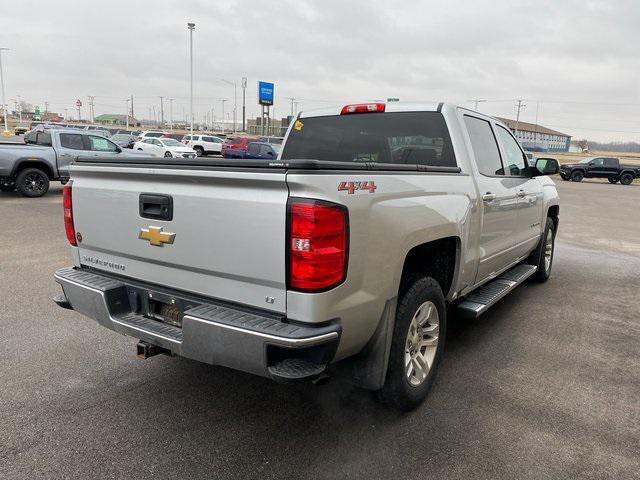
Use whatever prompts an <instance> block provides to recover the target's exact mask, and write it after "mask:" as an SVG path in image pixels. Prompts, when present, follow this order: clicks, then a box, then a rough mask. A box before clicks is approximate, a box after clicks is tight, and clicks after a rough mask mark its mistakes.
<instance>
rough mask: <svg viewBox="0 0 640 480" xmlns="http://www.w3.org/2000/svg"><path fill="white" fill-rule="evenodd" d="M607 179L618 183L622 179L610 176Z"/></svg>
mask: <svg viewBox="0 0 640 480" xmlns="http://www.w3.org/2000/svg"><path fill="white" fill-rule="evenodd" d="M607 180H609V183H618V180H620V179H619V178H618V177H609V178H607Z"/></svg>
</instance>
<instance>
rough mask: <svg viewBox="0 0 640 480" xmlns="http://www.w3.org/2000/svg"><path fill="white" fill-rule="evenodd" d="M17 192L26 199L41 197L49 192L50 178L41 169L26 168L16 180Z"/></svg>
mask: <svg viewBox="0 0 640 480" xmlns="http://www.w3.org/2000/svg"><path fill="white" fill-rule="evenodd" d="M16 190H17V191H18V192H19V193H20V194H21V195H24V196H25V197H30V198H36V197H41V196H43V195H44V194H45V193H47V192H48V191H49V177H47V174H46V173H44V172H43V171H42V170H40V169H39V168H25V169H24V170H22V171H21V172H20V173H19V174H18V177H17V178H16Z"/></svg>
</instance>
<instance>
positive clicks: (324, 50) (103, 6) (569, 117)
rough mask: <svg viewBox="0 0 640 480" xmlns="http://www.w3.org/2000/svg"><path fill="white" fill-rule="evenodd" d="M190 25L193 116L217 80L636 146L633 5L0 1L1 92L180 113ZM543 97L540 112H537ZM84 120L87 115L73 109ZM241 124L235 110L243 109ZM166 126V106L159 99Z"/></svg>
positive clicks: (639, 59) (225, 90)
mask: <svg viewBox="0 0 640 480" xmlns="http://www.w3.org/2000/svg"><path fill="white" fill-rule="evenodd" d="M188 21H192V22H195V23H196V31H195V35H194V45H195V46H194V56H195V65H196V66H195V93H194V95H195V97H196V100H195V104H196V107H195V110H196V112H197V113H202V112H204V111H206V110H207V109H211V108H214V109H215V113H216V116H219V115H220V111H221V104H220V101H219V99H221V98H229V99H231V100H230V101H229V102H227V103H226V105H225V110H226V111H227V112H228V111H230V110H231V107H232V104H233V87H231V86H229V85H227V84H225V83H223V82H221V81H220V80H219V79H221V78H224V79H228V80H236V81H238V83H239V82H240V78H241V77H242V76H246V77H248V79H249V85H248V88H247V106H248V112H249V114H250V115H256V114H257V112H258V106H257V105H256V81H257V80H258V79H262V80H268V81H274V82H275V84H276V105H275V108H276V112H275V113H276V116H281V115H285V114H287V113H288V112H289V109H290V102H289V100H288V99H287V98H286V97H296V98H297V99H299V101H300V106H301V108H302V109H304V110H308V109H312V108H317V107H323V106H327V105H330V104H341V103H345V102H352V101H360V100H370V99H385V98H387V97H399V98H400V99H401V100H446V101H454V102H458V103H463V102H467V105H472V104H471V103H470V102H468V101H469V100H470V99H486V100H489V101H488V102H486V103H481V104H480V110H481V111H483V112H486V113H489V114H494V115H501V116H508V117H513V118H515V109H514V105H515V102H514V100H515V99H516V98H523V99H526V102H525V103H526V108H525V109H524V110H523V112H522V115H521V119H522V120H524V121H531V122H533V121H534V120H535V116H536V110H538V117H539V123H541V124H543V125H546V126H549V127H551V128H555V129H557V130H561V131H563V132H567V133H569V134H572V135H574V136H576V137H585V136H586V137H589V138H591V139H595V140H640V90H639V82H640V74H639V72H640V55H639V54H638V45H640V28H639V24H640V2H639V1H637V0H608V1H599V0H555V1H548V0H535V1H529V0H510V1H508V0H501V1H499V0H493V1H490V0H446V1H407V0H405V1H390V0H388V1H384V2H382V1H372V0H369V1H348V0H342V1H334V0H322V1H315V0H314V1H312V0H296V1H292V0H288V1H277V0H274V1H271V2H266V1H264V0H245V1H222V0H210V1H205V0H201V1H198V0H188V1H187V0H181V1H159V0H155V1H151V0H149V1H142V0H140V1H135V0H129V1H120V0H107V1H89V0H57V1H55V2H44V1H34V0H22V1H20V2H4V5H3V7H2V12H1V14H0V47H8V48H10V49H11V51H9V52H5V54H4V57H3V58H4V63H5V83H6V88H7V97H8V100H7V101H8V102H9V101H10V100H9V99H13V98H17V96H18V95H20V97H21V98H22V99H24V100H26V101H28V102H30V103H33V104H37V105H41V106H42V105H43V104H44V101H48V102H50V107H49V108H50V109H51V110H54V111H58V112H59V113H64V109H65V108H69V109H70V111H71V109H72V108H73V104H74V102H75V99H76V98H80V99H81V100H82V101H83V102H84V103H85V104H86V100H87V95H95V96H96V100H95V103H96V107H95V109H96V113H123V112H124V110H125V102H124V99H125V98H126V97H128V96H129V95H131V94H133V95H134V101H135V109H136V111H135V113H136V116H137V117H144V118H147V117H148V116H149V108H151V107H152V106H153V105H156V108H157V109H158V110H159V98H158V96H160V95H163V96H164V97H165V98H170V97H172V98H175V101H174V118H176V119H179V118H183V109H184V108H186V109H187V110H188V95H189V83H188V71H189V70H188V68H189V63H188V62H189V60H188V34H187V29H186V23H187V22H188ZM538 101H539V103H538ZM83 115H86V113H84V112H83ZM239 115H240V113H239ZM165 118H168V106H167V105H165Z"/></svg>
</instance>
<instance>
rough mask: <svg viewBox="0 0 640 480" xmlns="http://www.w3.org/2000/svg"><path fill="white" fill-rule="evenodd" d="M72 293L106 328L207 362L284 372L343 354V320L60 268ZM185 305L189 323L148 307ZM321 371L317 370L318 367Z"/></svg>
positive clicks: (76, 306) (75, 304)
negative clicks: (291, 316)
mask: <svg viewBox="0 0 640 480" xmlns="http://www.w3.org/2000/svg"><path fill="white" fill-rule="evenodd" d="M55 279H56V281H57V282H58V283H59V284H60V285H61V287H62V290H63V292H64V297H65V298H60V297H59V296H58V297H56V299H55V301H56V303H57V304H58V305H61V306H63V307H64V306H65V305H64V304H65V302H64V300H65V299H66V303H67V304H68V305H70V306H71V308H73V310H75V311H77V312H79V313H81V314H83V315H85V316H87V317H89V318H91V319H93V320H95V321H97V322H98V323H99V324H100V325H102V326H104V327H106V328H109V329H111V330H114V331H116V332H119V333H122V334H124V335H129V336H131V337H135V338H138V339H140V340H144V341H145V342H148V343H151V344H154V345H157V346H160V347H163V348H165V349H167V350H171V352H173V353H175V354H177V355H180V356H183V357H186V358H191V359H193V360H197V361H200V362H204V363H208V364H212V365H223V366H226V367H230V368H234V369H237V370H242V371H245V372H249V373H254V374H257V375H262V376H267V377H277V376H278V374H277V372H278V371H279V370H278V369H277V368H274V367H276V366H277V364H278V362H282V361H283V360H290V359H296V360H303V361H305V362H307V363H312V364H313V365H314V366H316V367H317V366H319V365H320V366H325V365H326V364H328V363H329V362H330V360H331V359H332V358H333V355H334V354H335V351H336V348H337V346H338V341H339V338H340V333H341V328H340V326H339V325H324V326H321V327H311V326H306V325H300V324H292V323H288V322H287V321H286V318H284V317H283V316H281V315H277V314H274V313H271V312H258V311H255V310H250V309H243V308H242V307H238V306H231V305H227V304H223V303H218V302H214V301H203V300H202V299H198V298H195V297H190V296H189V295H188V294H183V293H180V292H174V291H171V290H168V289H165V288H162V287H158V286H155V285H150V284H144V283H140V282H136V281H133V280H129V279H124V278H120V277H114V276H111V275H105V274H102V273H99V272H96V271H94V270H89V269H83V268H80V269H78V268H63V269H61V270H58V271H57V272H56V273H55ZM151 298H155V299H161V301H163V302H167V303H169V302H171V303H174V302H175V303H176V304H179V305H182V306H183V307H184V312H183V315H182V327H178V326H173V325H169V324H167V323H163V322H161V321H159V320H155V319H154V318H150V317H149V315H148V312H147V309H148V305H149V299H151ZM316 370H317V368H316V369H314V371H316Z"/></svg>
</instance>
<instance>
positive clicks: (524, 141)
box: [496, 117, 571, 152]
mask: <svg viewBox="0 0 640 480" xmlns="http://www.w3.org/2000/svg"><path fill="white" fill-rule="evenodd" d="M496 118H497V119H498V120H500V121H501V122H503V123H504V124H505V125H507V126H508V127H509V128H510V129H511V132H512V133H513V135H514V136H515V137H516V138H517V139H518V141H519V142H520V145H522V148H524V149H525V150H531V151H543V152H568V151H569V145H570V143H571V135H567V134H566V133H561V132H558V131H556V130H551V129H550V128H547V127H543V126H541V125H536V124H534V123H527V122H522V121H519V122H516V121H515V120H510V119H508V118H501V117H496Z"/></svg>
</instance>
